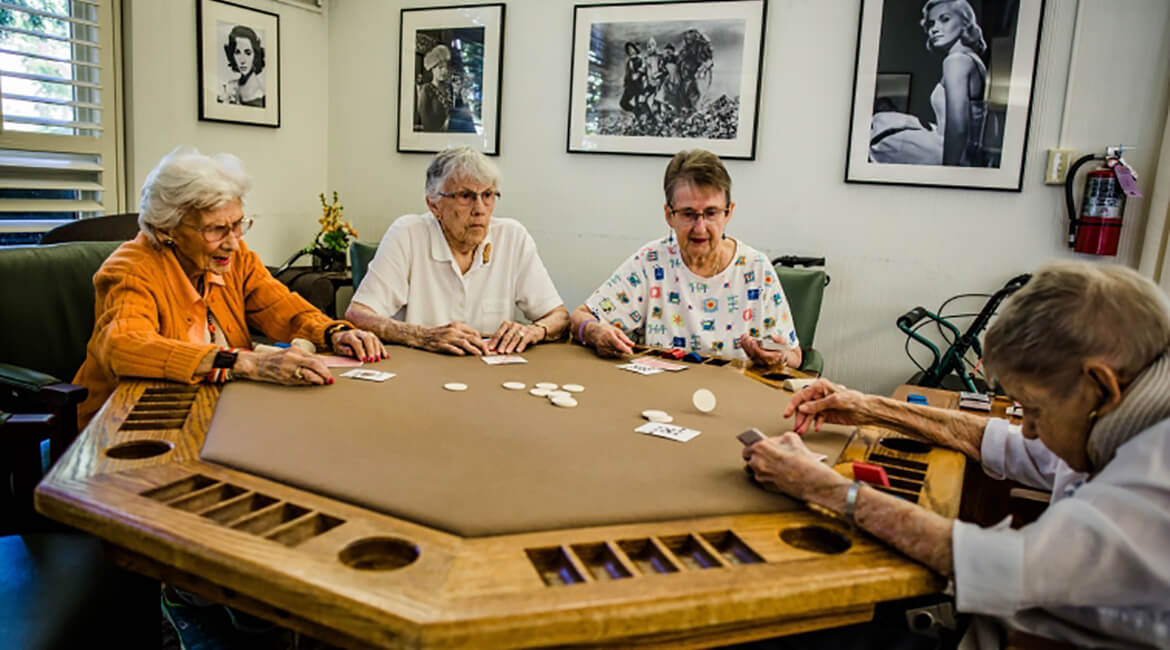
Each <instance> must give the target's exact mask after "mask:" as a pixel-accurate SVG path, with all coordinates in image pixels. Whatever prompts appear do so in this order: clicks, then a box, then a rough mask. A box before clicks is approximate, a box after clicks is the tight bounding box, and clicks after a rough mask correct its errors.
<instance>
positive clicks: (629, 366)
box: [618, 363, 662, 375]
mask: <svg viewBox="0 0 1170 650" xmlns="http://www.w3.org/2000/svg"><path fill="white" fill-rule="evenodd" d="M618 368H621V369H622V370H629V371H630V372H636V373H638V374H639V375H657V374H658V373H660V372H662V368H651V367H650V366H643V365H641V364H637V363H623V364H621V365H620V366H618Z"/></svg>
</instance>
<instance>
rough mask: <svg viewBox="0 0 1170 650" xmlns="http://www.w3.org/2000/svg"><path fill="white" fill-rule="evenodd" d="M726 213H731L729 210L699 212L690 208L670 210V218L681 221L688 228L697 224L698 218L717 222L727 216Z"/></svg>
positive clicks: (709, 209)
mask: <svg viewBox="0 0 1170 650" xmlns="http://www.w3.org/2000/svg"><path fill="white" fill-rule="evenodd" d="M728 212H731V208H707V209H706V210H703V211H702V212H699V211H698V210H691V209H690V208H686V209H683V210H675V209H674V208H671V209H670V216H672V217H674V218H676V219H680V220H682V222H683V223H685V224H687V225H688V226H689V225H692V224H694V223H697V222H698V221H699V217H702V218H704V219H706V220H707V221H717V220H718V219H719V218H720V217H725V216H727V213H728Z"/></svg>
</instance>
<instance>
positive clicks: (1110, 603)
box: [952, 419, 1170, 648]
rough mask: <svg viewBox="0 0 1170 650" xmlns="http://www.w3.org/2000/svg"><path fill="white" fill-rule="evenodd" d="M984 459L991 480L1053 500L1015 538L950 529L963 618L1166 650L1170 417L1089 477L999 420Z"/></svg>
mask: <svg viewBox="0 0 1170 650" xmlns="http://www.w3.org/2000/svg"><path fill="white" fill-rule="evenodd" d="M980 451H981V453H982V455H983V466H984V468H985V469H986V470H987V471H988V473H989V474H992V475H993V476H1006V477H1007V478H1010V479H1014V480H1018V481H1021V482H1023V483H1027V484H1029V485H1034V486H1037V487H1045V488H1051V489H1052V490H1053V492H1052V503H1051V505H1049V506H1048V509H1047V510H1045V511H1044V514H1042V515H1041V516H1040V518H1039V519H1037V520H1036V521H1034V522H1032V523H1031V524H1028V525H1027V526H1024V527H1023V528H1020V529H1019V530H1011V529H1009V528H1007V527H1006V525H1000V526H996V527H993V528H980V527H978V526H976V525H974V524H971V523H965V522H960V521H957V520H956V521H955V523H954V527H953V529H952V530H953V542H954V563H955V599H956V604H957V606H958V609H959V611H962V612H973V613H979V614H989V615H992V616H996V617H999V618H1001V619H1006V620H1007V622H1008V623H1009V624H1010V625H1012V626H1013V627H1017V628H1020V629H1023V630H1024V631H1027V632H1031V633H1033V634H1039V635H1041V636H1045V637H1049V638H1054V639H1059V640H1063V641H1069V642H1072V643H1075V644H1077V645H1085V646H1092V647H1107V648H1133V647H1150V646H1153V647H1157V648H1170V419H1168V420H1163V421H1161V422H1159V423H1157V424H1155V425H1154V426H1152V427H1150V428H1149V429H1146V430H1145V431H1143V432H1141V433H1140V434H1138V435H1137V436H1135V437H1134V438H1131V439H1130V440H1129V441H1128V442H1126V443H1125V444H1123V445H1121V446H1120V447H1118V449H1117V455H1116V456H1114V458H1113V460H1112V461H1110V462H1109V464H1108V465H1106V466H1105V467H1104V468H1103V469H1102V470H1101V471H1100V472H1099V473H1098V474H1097V475H1096V476H1094V477H1093V478H1092V479H1091V480H1089V479H1088V477H1087V475H1086V474H1083V473H1079V472H1076V471H1074V470H1073V469H1072V468H1070V467H1069V466H1068V465H1067V464H1066V463H1065V462H1064V461H1063V460H1061V459H1060V458H1059V457H1057V456H1056V455H1055V454H1053V453H1052V452H1051V451H1050V450H1049V449H1048V448H1047V447H1045V446H1044V444H1043V443H1042V442H1040V441H1039V440H1028V439H1026V438H1024V437H1023V436H1022V435H1021V434H1020V430H1019V427H1017V426H1014V425H1009V424H1008V423H1007V421H1005V420H999V419H993V420H991V421H990V422H989V423H988V425H987V427H986V429H985V430H984V432H983V444H982V446H981V448H980Z"/></svg>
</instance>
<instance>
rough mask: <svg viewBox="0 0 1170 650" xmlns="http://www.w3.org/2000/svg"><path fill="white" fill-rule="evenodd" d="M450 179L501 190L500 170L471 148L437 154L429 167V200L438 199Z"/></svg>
mask: <svg viewBox="0 0 1170 650" xmlns="http://www.w3.org/2000/svg"><path fill="white" fill-rule="evenodd" d="M448 178H458V179H462V180H465V181H469V182H471V183H476V184H479V185H492V186H494V187H496V189H499V185H500V169H499V168H498V167H496V165H495V163H493V162H492V161H490V160H488V157H487V156H485V155H483V154H482V153H480V152H478V151H476V150H475V149H472V148H471V147H455V148H453V149H444V150H443V151H440V152H439V153H437V154H435V159H434V160H432V161H431V164H429V165H427V185H426V195H427V198H429V199H431V200H436V199H438V198H439V192H441V191H443V186H444V185H446V184H447V179H448Z"/></svg>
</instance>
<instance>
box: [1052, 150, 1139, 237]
mask: <svg viewBox="0 0 1170 650" xmlns="http://www.w3.org/2000/svg"><path fill="white" fill-rule="evenodd" d="M1092 160H1104V161H1105V166H1104V167H1099V168H1097V169H1094V170H1093V171H1091V172H1089V174H1088V177H1087V178H1085V193H1084V197H1083V198H1082V199H1081V211H1080V212H1079V213H1075V212H1074V210H1075V207H1074V206H1073V202H1072V192H1073V189H1072V188H1073V182H1074V181H1075V180H1076V172H1077V169H1079V168H1080V167H1081V166H1082V165H1084V164H1085V163H1088V162H1089V161H1092ZM1117 164H1118V160H1117V158H1115V157H1113V156H1108V157H1102V156H1099V155H1093V154H1089V155H1087V156H1084V157H1082V158H1081V159H1079V160H1077V161H1076V162H1075V163H1073V165H1072V167H1070V168H1069V170H1068V177H1067V178H1065V181H1064V186H1065V201H1066V203H1067V204H1068V206H1067V207H1068V215H1069V233H1068V236H1069V241H1068V245H1069V247H1070V248H1072V249H1073V250H1075V251H1076V252H1078V253H1089V254H1091V255H1116V254H1117V242H1118V240H1119V239H1121V217H1122V215H1123V214H1124V213H1125V192H1124V191H1123V190H1122V187H1121V183H1120V182H1119V181H1118V180H1117V174H1116V173H1115V172H1114V167H1115V166H1116V165H1117Z"/></svg>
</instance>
